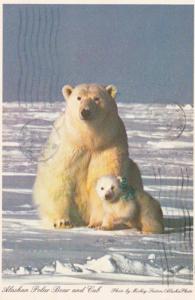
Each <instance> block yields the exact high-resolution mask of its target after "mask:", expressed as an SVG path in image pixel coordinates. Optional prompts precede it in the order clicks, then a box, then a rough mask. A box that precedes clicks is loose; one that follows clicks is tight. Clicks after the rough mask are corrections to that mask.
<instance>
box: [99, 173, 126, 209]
mask: <svg viewBox="0 0 195 300" xmlns="http://www.w3.org/2000/svg"><path fill="white" fill-rule="evenodd" d="M96 192H97V194H98V196H99V197H100V198H101V199H102V200H103V201H106V202H108V203H114V202H117V201H118V200H119V198H120V194H121V190H120V177H116V176H112V175H108V176H102V177H101V178H100V179H98V181H97V184H96Z"/></svg>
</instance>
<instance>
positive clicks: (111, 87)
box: [106, 84, 117, 99]
mask: <svg viewBox="0 0 195 300" xmlns="http://www.w3.org/2000/svg"><path fill="white" fill-rule="evenodd" d="M106 90H107V92H108V94H109V95H110V96H111V97H112V98H114V99H115V98H116V94H117V88H116V87H115V86H114V85H112V84H110V85H108V86H106Z"/></svg>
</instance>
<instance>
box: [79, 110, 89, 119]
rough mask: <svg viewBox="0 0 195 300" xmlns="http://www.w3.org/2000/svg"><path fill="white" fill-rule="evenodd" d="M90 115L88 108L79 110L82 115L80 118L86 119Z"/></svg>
mask: <svg viewBox="0 0 195 300" xmlns="http://www.w3.org/2000/svg"><path fill="white" fill-rule="evenodd" d="M90 116H91V112H90V110H89V108H84V109H83V110H82V111H81V117H82V119H84V120H87V119H89V118H90Z"/></svg>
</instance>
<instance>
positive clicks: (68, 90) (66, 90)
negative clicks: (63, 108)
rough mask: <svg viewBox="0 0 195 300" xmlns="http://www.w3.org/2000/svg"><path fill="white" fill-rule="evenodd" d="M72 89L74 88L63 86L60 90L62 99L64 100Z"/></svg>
mask: <svg viewBox="0 0 195 300" xmlns="http://www.w3.org/2000/svg"><path fill="white" fill-rule="evenodd" d="M73 89H74V88H73V87H72V86H71V85H65V86H63V88H62V94H63V96H64V98H65V99H66V100H67V99H68V98H69V96H70V95H71V94H72V91H73Z"/></svg>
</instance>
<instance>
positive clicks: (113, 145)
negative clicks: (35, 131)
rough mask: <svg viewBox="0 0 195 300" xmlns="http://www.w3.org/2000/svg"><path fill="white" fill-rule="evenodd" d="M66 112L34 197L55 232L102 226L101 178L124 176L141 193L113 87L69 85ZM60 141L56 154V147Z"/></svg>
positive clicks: (42, 164) (65, 91)
mask: <svg viewBox="0 0 195 300" xmlns="http://www.w3.org/2000/svg"><path fill="white" fill-rule="evenodd" d="M62 93H63V95H64V98H65V100H66V110H65V112H63V113H62V114H61V116H59V118H58V119H57V120H56V122H55V123H54V129H53V130H52V132H51V135H50V137H49V139H48V142H47V145H46V149H45V152H44V154H43V157H45V158H47V159H42V161H40V162H39V164H38V170H37V176H36V180H35V184H34V188H33V198H34V201H35V203H36V204H37V205H38V207H39V213H40V216H41V218H42V220H43V221H44V223H45V224H47V225H50V226H52V227H54V228H69V227H71V226H80V225H88V226H89V227H94V228H95V227H98V226H100V225H101V224H102V221H103V206H102V202H101V200H100V198H99V197H98V195H97V193H96V190H95V183H96V182H97V179H98V178H100V177H101V176H104V175H107V174H112V175H120V176H125V177H126V178H127V180H128V181H129V182H130V183H131V185H132V186H133V187H134V188H136V189H137V190H142V189H143V185H142V179H141V175H140V171H139V169H138V166H137V165H136V163H135V162H133V160H131V159H129V153H128V142H127V135H126V131H125V127H124V124H123V122H122V120H121V118H120V117H119V114H118V110H117V105H116V102H115V98H116V94H117V89H116V87H115V86H113V85H108V86H102V85H98V84H81V85H78V86H76V87H74V88H73V87H72V86H70V85H65V86H64V87H63V89H62ZM56 132H57V135H58V139H60V143H59V145H58V149H57V151H56V152H55V155H52V145H53V144H55V143H56V140H57V137H56Z"/></svg>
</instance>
